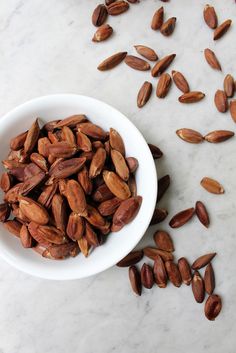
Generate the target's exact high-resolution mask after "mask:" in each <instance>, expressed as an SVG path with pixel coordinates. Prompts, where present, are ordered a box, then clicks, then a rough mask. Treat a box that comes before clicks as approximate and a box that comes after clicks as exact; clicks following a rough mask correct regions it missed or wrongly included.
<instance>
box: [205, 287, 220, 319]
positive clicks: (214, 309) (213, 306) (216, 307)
mask: <svg viewBox="0 0 236 353" xmlns="http://www.w3.org/2000/svg"><path fill="white" fill-rule="evenodd" d="M221 308H222V302H221V297H220V296H219V295H217V294H212V295H209V297H208V298H207V300H206V303H205V316H206V318H207V319H208V320H211V321H214V320H215V319H216V317H217V316H218V315H219V313H220V312H221Z"/></svg>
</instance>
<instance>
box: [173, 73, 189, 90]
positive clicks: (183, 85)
mask: <svg viewBox="0 0 236 353" xmlns="http://www.w3.org/2000/svg"><path fill="white" fill-rule="evenodd" d="M171 73H172V78H173V81H174V83H175V85H176V87H178V89H179V90H180V91H182V92H183V93H188V92H189V84H188V82H187V80H186V78H185V77H184V75H183V74H182V73H181V72H179V71H174V70H172V72H171Z"/></svg>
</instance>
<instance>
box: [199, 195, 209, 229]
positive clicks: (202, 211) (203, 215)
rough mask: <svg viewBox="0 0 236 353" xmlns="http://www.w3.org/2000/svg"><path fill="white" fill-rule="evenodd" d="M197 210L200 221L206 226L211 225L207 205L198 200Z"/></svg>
mask: <svg viewBox="0 0 236 353" xmlns="http://www.w3.org/2000/svg"><path fill="white" fill-rule="evenodd" d="M195 212H196V215H197V217H198V219H199V221H200V222H201V223H202V224H203V225H204V226H205V227H206V228H208V227H209V224H210V219H209V215H208V212H207V210H206V207H205V205H204V204H203V202H202V201H197V202H196V205H195Z"/></svg>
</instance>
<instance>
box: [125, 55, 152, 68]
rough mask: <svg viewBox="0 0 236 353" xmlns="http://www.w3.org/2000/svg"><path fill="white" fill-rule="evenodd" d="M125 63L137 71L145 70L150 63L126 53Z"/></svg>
mask: <svg viewBox="0 0 236 353" xmlns="http://www.w3.org/2000/svg"><path fill="white" fill-rule="evenodd" d="M125 63H126V64H127V65H128V66H130V67H131V68H132V69H135V70H139V71H147V70H149V69H150V65H149V63H148V62H147V61H145V60H143V59H140V58H138V57H137V56H134V55H126V57H125Z"/></svg>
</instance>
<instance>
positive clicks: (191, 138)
mask: <svg viewBox="0 0 236 353" xmlns="http://www.w3.org/2000/svg"><path fill="white" fill-rule="evenodd" d="M176 134H177V135H178V136H179V137H180V138H181V139H182V140H184V141H185V142H189V143H201V142H202V141H204V138H203V136H202V135H201V134H200V132H198V131H196V130H192V129H187V128H183V129H179V130H177V131H176Z"/></svg>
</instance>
